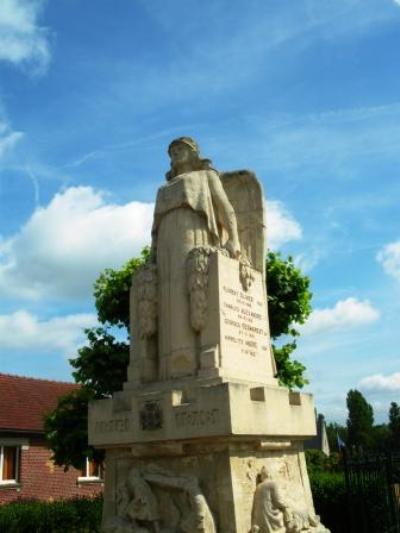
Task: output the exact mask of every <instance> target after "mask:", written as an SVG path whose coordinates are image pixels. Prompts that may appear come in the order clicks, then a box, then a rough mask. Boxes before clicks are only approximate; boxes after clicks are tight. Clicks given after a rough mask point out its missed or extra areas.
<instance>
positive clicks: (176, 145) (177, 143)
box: [168, 137, 200, 158]
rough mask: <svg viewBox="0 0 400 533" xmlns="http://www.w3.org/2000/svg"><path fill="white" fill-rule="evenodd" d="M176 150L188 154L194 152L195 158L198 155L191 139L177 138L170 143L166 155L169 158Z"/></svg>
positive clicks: (195, 144)
mask: <svg viewBox="0 0 400 533" xmlns="http://www.w3.org/2000/svg"><path fill="white" fill-rule="evenodd" d="M177 149H182V150H187V151H189V153H190V152H194V153H195V154H197V156H199V154H200V150H199V147H198V145H197V143H196V141H195V140H194V139H192V138H191V137H178V138H177V139H174V140H173V141H172V142H171V143H170V145H169V146H168V154H169V156H170V157H171V158H172V154H173V152H175V151H176V150H177Z"/></svg>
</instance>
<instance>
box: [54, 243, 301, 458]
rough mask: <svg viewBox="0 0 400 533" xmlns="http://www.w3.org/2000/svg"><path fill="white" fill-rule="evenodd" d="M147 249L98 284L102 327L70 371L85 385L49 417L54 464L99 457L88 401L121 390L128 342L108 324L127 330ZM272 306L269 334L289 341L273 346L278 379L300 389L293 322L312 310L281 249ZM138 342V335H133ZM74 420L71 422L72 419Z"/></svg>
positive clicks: (274, 262) (272, 263) (270, 269)
mask: <svg viewBox="0 0 400 533" xmlns="http://www.w3.org/2000/svg"><path fill="white" fill-rule="evenodd" d="M148 258H149V249H148V248H146V249H145V250H143V252H142V254H141V255H140V257H139V258H135V259H132V260H130V261H128V263H126V265H124V266H123V267H122V268H121V269H118V270H114V269H106V270H104V272H102V273H101V274H100V276H99V277H98V279H97V281H96V282H95V285H94V298H95V306H96V310H97V315H98V320H99V322H100V323H101V325H102V326H101V327H97V328H91V329H87V330H85V333H86V336H87V344H86V345H85V346H83V347H82V348H80V349H79V350H78V355H77V357H76V358H74V359H71V360H70V363H71V365H72V367H73V368H74V371H73V373H72V375H73V376H74V379H75V381H76V382H77V383H79V384H80V385H81V388H80V389H78V390H76V391H74V392H73V393H72V394H69V395H67V396H65V397H63V398H62V399H60V402H59V404H58V407H57V408H56V409H55V411H53V412H52V413H50V414H49V415H48V416H47V417H46V419H45V433H46V437H47V440H48V444H49V446H50V448H51V449H52V450H53V459H54V461H55V463H56V464H58V465H64V466H65V467H66V468H68V467H69V466H74V467H75V468H80V466H81V465H82V464H83V462H84V460H85V458H86V457H87V456H88V457H94V458H95V459H96V460H99V459H101V453H100V452H99V451H96V452H95V451H94V450H93V449H92V448H91V447H90V446H89V445H88V442H87V429H86V428H87V406H88V402H89V401H90V400H95V399H100V398H106V397H109V396H110V395H111V394H112V393H113V392H115V391H117V390H121V389H122V385H123V383H124V382H125V381H126V368H127V365H128V361H129V340H127V341H125V340H122V341H121V340H117V339H116V338H115V337H114V335H113V334H112V333H111V331H110V328H114V329H115V328H121V329H122V330H123V331H126V332H127V328H128V325H129V290H130V285H131V279H132V275H133V274H134V273H135V272H136V270H137V269H138V268H139V267H140V266H141V265H142V264H143V263H144V262H146V261H147V260H148ZM267 280H268V281H267V283H268V307H269V315H270V328H271V337H272V338H273V339H274V340H275V341H276V340H277V339H278V338H279V337H280V336H282V335H284V336H285V338H286V339H288V340H289V342H286V344H283V345H282V346H280V347H277V346H275V345H274V346H273V348H274V353H275V357H276V360H277V368H278V379H279V381H280V383H281V384H283V385H286V386H288V387H290V388H293V387H302V386H303V385H304V384H305V383H307V380H306V379H305V377H304V371H305V367H304V366H303V365H302V364H301V363H299V362H298V361H295V360H292V359H291V358H290V356H291V354H292V352H293V350H294V349H295V348H296V340H295V339H296V337H297V336H298V335H299V333H298V331H297V330H296V329H295V327H294V326H293V324H303V323H304V321H305V320H306V318H307V317H308V315H309V314H310V312H311V305H310V302H311V292H310V290H309V285H310V281H309V279H308V278H307V277H306V276H304V275H303V274H302V273H301V271H300V270H299V269H298V268H297V267H296V266H295V265H294V263H293V260H292V258H291V257H289V258H288V259H287V260H284V259H282V257H281V256H280V255H279V254H278V253H273V252H269V253H268V256H267ZM132 340H133V342H134V339H132ZM71 421H73V423H71Z"/></svg>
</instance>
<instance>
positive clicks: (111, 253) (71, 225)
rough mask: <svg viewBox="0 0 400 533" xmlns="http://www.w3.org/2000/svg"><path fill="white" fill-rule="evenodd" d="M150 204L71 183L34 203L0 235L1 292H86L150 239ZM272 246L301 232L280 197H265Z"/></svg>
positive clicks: (25, 295) (47, 294)
mask: <svg viewBox="0 0 400 533" xmlns="http://www.w3.org/2000/svg"><path fill="white" fill-rule="evenodd" d="M153 209H154V204H152V203H144V202H130V203H127V204H125V205H117V204H112V203H108V202H107V195H106V193H105V192H103V191H96V190H94V189H92V188H91V187H71V188H69V189H66V190H65V191H63V192H61V193H58V194H56V195H55V196H54V198H53V199H52V200H51V202H50V203H49V204H48V205H47V206H46V207H39V208H37V209H36V210H35V211H34V213H33V215H32V216H31V218H30V219H29V220H28V222H27V223H26V224H25V226H23V227H22V229H21V231H20V232H19V233H17V234H16V235H14V236H12V237H10V238H9V239H4V240H3V241H1V240H0V294H7V295H11V296H17V297H22V298H32V299H39V298H45V297H53V298H54V297H55V298H57V297H58V298H60V297H61V298H64V297H67V298H68V297H70V298H87V297H88V296H89V295H90V293H91V291H92V286H93V282H94V281H95V279H96V277H97V276H98V274H99V272H100V271H101V270H103V269H104V268H107V267H119V266H121V265H122V264H123V263H124V262H125V261H127V260H128V259H130V258H131V257H134V256H135V255H138V254H139V253H140V250H141V249H142V248H143V246H145V245H146V244H150V231H151V225H152V219H153ZM268 209H269V218H268V220H269V225H270V227H271V231H270V237H269V238H270V242H271V246H272V247H274V248H276V247H278V246H280V245H282V244H283V243H285V242H287V241H289V240H292V239H298V238H300V237H301V228H300V226H299V224H298V223H297V222H296V221H295V220H294V219H293V217H292V216H291V215H290V214H289V213H288V212H287V211H286V210H285V208H284V207H283V205H282V204H281V203H279V202H269V204H268Z"/></svg>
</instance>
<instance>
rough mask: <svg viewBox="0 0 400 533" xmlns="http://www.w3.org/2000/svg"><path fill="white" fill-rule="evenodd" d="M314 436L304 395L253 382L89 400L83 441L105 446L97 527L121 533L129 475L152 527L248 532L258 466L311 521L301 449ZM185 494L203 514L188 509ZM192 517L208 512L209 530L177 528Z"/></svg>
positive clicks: (183, 385)
mask: <svg viewBox="0 0 400 533" xmlns="http://www.w3.org/2000/svg"><path fill="white" fill-rule="evenodd" d="M314 433H315V418H314V409H313V401H312V397H311V396H310V395H308V394H300V393H294V392H289V391H288V390H287V389H285V388H282V387H277V386H271V385H260V384H259V383H256V382H254V383H249V382H247V383H244V382H243V381H241V382H239V381H233V380H231V381H228V382H222V383H212V382H211V381H208V382H207V381H204V382H203V383H202V384H201V383H199V380H198V379H193V378H188V379H186V380H184V379H182V380H180V381H179V382H176V383H174V384H173V386H172V384H171V383H163V384H161V383H158V384H152V385H148V386H142V387H140V388H138V389H136V390H135V391H133V390H127V391H123V392H120V393H117V394H116V395H115V396H114V398H113V399H110V400H101V401H97V402H94V403H93V404H92V405H91V406H90V415H89V440H90V443H91V444H93V445H95V446H98V447H101V448H105V449H106V450H107V459H106V468H105V472H106V474H105V475H106V480H105V487H106V488H105V495H104V498H105V501H104V521H103V525H104V528H105V530H106V531H125V530H124V529H123V527H128V525H127V524H128V522H127V523H125V521H124V520H125V519H126V517H125V519H123V520H120V519H119V517H120V516H121V515H124V513H123V511H122V510H121V507H122V506H123V505H124V503H123V497H122V496H121V494H122V493H123V492H124V490H126V486H127V480H128V476H129V473H130V472H132V470H134V471H137V472H139V475H140V476H141V477H142V479H144V480H145V483H146V484H147V485H148V487H150V488H151V490H152V494H153V496H154V498H155V501H156V502H157V504H156V505H157V516H158V517H159V522H160V524H161V526H160V527H161V531H164V530H165V531H176V532H179V531H191V532H192V531H193V532H195V531H204V532H212V531H218V532H224V533H247V532H249V531H250V530H251V515H252V506H253V499H254V493H255V489H256V486H257V481H259V479H260V475H261V472H262V469H263V467H264V469H266V470H267V471H268V472H271V473H273V474H272V476H273V479H274V482H276V483H277V484H278V485H279V489H280V492H281V494H282V498H284V500H285V502H286V504H287V505H288V506H290V508H292V509H298V510H299V512H301V513H303V514H306V513H308V514H310V516H312V517H314V509H313V504H312V497H311V493H310V487H309V482H308V476H307V470H306V466H305V460H304V453H303V445H302V441H303V440H305V439H308V438H309V437H310V435H313V434H314ZM128 484H129V482H128ZM193 484H194V485H195V489H191V488H190V487H191V486H192V485H193ZM193 490H194V491H195V492H196V491H197V492H198V495H200V496H201V497H202V498H203V499H204V501H203V505H204V509H205V510H204V509H203V510H200V511H196V505H195V503H193V502H194V501H195V497H194V496H193V495H192V492H193ZM191 491H192V492H191ZM121 502H122V503H121ZM196 512H198V513H200V514H201V515H202V516H203V515H204V516H205V518H204V520H206V519H207V515H208V513H210V516H211V517H212V525H208V526H204V527H203V526H201V525H200V526H199V527H200V528H199V529H190V527H195V526H193V525H192V526H185V523H186V521H188V523H192V521H196V519H199V517H198V516H197V515H196ZM143 523H146V524H147V527H148V528H149V527H150V523H151V520H150V521H148V520H147V521H146V520H144V522H143ZM163 527H165V529H162V528H163ZM185 527H188V528H189V529H184V528H185ZM201 527H203V529H201ZM167 528H169V529H167ZM128 530H129V529H126V531H128ZM147 530H148V531H152V530H151V529H147ZM131 531H135V529H131ZM137 531H141V530H140V529H137ZM143 531H145V530H143ZM154 531H155V529H154ZM260 531H263V530H262V529H261V530H260ZM271 531H275V530H271ZM281 531H286V530H285V529H282V530H281ZM294 531H295V530H294ZM299 531H300V530H299ZM305 531H307V529H306V530H305ZM309 531H318V529H315V528H313V529H309ZM320 531H323V529H320Z"/></svg>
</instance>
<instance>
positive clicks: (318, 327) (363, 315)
mask: <svg viewBox="0 0 400 533" xmlns="http://www.w3.org/2000/svg"><path fill="white" fill-rule="evenodd" d="M378 318H379V312H378V311H377V310H376V309H374V307H373V306H372V305H371V303H370V302H369V301H368V300H363V301H360V300H357V298H346V300H339V301H338V302H337V303H336V305H335V306H334V307H331V308H327V309H315V311H313V312H312V313H311V316H310V318H309V319H308V321H307V323H306V324H305V325H304V326H303V327H302V332H303V333H304V334H309V335H310V334H313V333H321V332H326V331H330V330H334V331H335V330H338V329H340V330H342V329H351V328H353V327H357V326H362V325H364V324H369V323H371V322H374V321H375V320H377V319H378Z"/></svg>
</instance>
